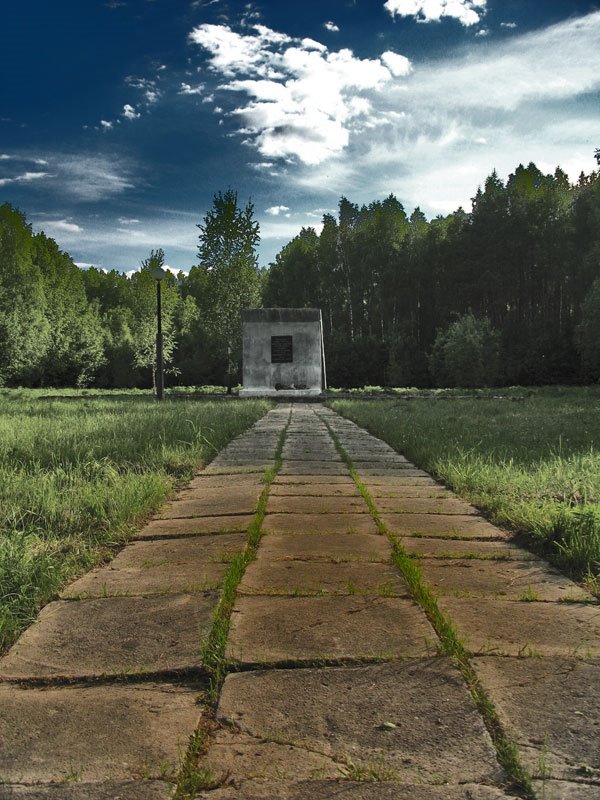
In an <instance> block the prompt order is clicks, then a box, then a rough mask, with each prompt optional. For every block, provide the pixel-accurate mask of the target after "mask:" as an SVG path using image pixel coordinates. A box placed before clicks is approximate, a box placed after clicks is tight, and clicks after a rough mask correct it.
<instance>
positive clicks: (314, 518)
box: [262, 506, 377, 534]
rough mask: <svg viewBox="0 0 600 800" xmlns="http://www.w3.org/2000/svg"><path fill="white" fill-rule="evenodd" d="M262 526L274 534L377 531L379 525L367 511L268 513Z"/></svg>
mask: <svg viewBox="0 0 600 800" xmlns="http://www.w3.org/2000/svg"><path fill="white" fill-rule="evenodd" d="M267 510H268V506H267ZM262 528H263V530H264V531H265V532H267V533H273V534H278V533H285V534H289V533H296V534H302V533H342V534H343V533H377V526H376V525H375V523H374V522H373V518H372V517H371V515H370V514H368V513H367V512H365V513H359V514H267V515H266V516H265V518H264V521H263V525H262Z"/></svg>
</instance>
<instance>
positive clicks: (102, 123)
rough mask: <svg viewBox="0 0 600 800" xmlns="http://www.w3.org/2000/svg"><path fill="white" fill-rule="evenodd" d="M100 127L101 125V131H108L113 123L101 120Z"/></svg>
mask: <svg viewBox="0 0 600 800" xmlns="http://www.w3.org/2000/svg"><path fill="white" fill-rule="evenodd" d="M100 125H102V128H103V130H105V131H109V130H110V129H111V128H112V127H113V125H114V123H112V122H111V121H110V120H108V119H101V120H100Z"/></svg>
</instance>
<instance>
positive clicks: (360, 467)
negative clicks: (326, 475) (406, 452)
mask: <svg viewBox="0 0 600 800" xmlns="http://www.w3.org/2000/svg"><path fill="white" fill-rule="evenodd" d="M356 471H357V472H358V474H359V477H360V478H361V479H362V480H363V482H364V479H365V478H376V477H380V478H387V477H400V478H429V477H431V476H430V475H429V473H428V472H424V471H423V470H422V469H413V468H412V467H408V466H407V465H406V464H397V465H396V466H394V465H392V464H390V465H388V466H378V465H377V464H375V463H370V462H363V463H362V464H357V465H356Z"/></svg>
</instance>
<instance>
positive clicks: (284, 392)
mask: <svg viewBox="0 0 600 800" xmlns="http://www.w3.org/2000/svg"><path fill="white" fill-rule="evenodd" d="M321 391H322V390H321V389H240V395H239V396H240V397H281V398H286V397H289V398H294V397H319V395H320V394H321Z"/></svg>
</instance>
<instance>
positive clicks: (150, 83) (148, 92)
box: [125, 75, 162, 105]
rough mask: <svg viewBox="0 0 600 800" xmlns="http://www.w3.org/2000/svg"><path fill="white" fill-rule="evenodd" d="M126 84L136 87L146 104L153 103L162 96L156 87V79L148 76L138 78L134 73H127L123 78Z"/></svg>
mask: <svg viewBox="0 0 600 800" xmlns="http://www.w3.org/2000/svg"><path fill="white" fill-rule="evenodd" d="M125 83H126V84H127V86H131V88H132V89H138V90H139V91H140V92H142V94H143V95H144V98H145V100H146V103H147V105H154V103H157V102H158V101H159V99H160V98H161V96H162V92H161V91H160V89H158V88H157V85H156V81H154V80H151V79H150V78H138V77H137V76H135V75H128V76H127V77H126V78H125Z"/></svg>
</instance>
